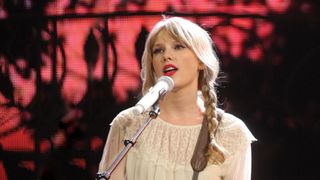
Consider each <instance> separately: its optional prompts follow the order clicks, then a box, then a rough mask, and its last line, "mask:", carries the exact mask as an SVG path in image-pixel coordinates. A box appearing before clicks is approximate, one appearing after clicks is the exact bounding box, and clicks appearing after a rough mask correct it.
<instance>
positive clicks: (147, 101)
mask: <svg viewBox="0 0 320 180" xmlns="http://www.w3.org/2000/svg"><path fill="white" fill-rule="evenodd" d="M173 86H174V82H173V79H172V78H171V77H169V76H162V77H160V78H159V79H158V81H157V83H156V84H155V85H154V86H153V87H151V88H150V89H149V90H148V93H147V94H146V95H144V96H143V97H142V98H141V99H140V101H139V102H138V103H137V104H136V105H135V106H134V109H133V113H134V114H135V115H138V114H141V113H143V112H145V111H146V110H147V109H148V108H149V107H151V106H152V105H153V104H154V103H155V102H156V101H157V100H158V99H159V97H161V96H163V95H165V94H166V93H167V92H168V91H171V90H172V89H173Z"/></svg>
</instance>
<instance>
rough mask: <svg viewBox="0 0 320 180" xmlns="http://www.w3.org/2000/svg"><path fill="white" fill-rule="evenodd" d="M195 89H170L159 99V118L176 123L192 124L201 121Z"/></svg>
mask: <svg viewBox="0 0 320 180" xmlns="http://www.w3.org/2000/svg"><path fill="white" fill-rule="evenodd" d="M197 98H198V96H197V91H196V90H191V91H190V90H189V91H171V92H170V93H168V94H167V95H166V96H165V97H164V98H163V99H162V100H161V101H160V117H161V119H163V120H165V121H168V122H170V123H173V124H177V125H194V124H200V123H201V122H202V113H201V110H200V108H199V106H198V104H197Z"/></svg>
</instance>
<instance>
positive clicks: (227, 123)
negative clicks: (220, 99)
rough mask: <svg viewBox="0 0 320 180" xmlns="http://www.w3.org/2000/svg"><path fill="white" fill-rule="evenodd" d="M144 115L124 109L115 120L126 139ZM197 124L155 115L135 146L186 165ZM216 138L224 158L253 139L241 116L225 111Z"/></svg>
mask: <svg viewBox="0 0 320 180" xmlns="http://www.w3.org/2000/svg"><path fill="white" fill-rule="evenodd" d="M147 117H148V116H147V115H146V114H145V115H141V116H135V115H133V113H132V111H131V110H130V109H127V110H125V111H123V112H122V113H120V114H119V115H118V116H117V117H116V118H115V120H114V123H116V125H118V126H119V127H120V128H121V129H122V130H123V131H124V132H125V139H129V138H131V137H132V135H133V134H134V133H135V132H136V130H137V129H138V128H139V127H140V126H141V125H142V124H143V121H144V120H146V119H147ZM200 128H201V124H199V125H192V126H178V125H173V124H170V123H168V122H165V121H164V120H161V119H160V118H157V119H155V120H153V121H152V122H151V123H150V124H149V125H148V126H147V128H146V129H145V130H144V132H143V133H142V135H141V136H140V137H139V139H138V140H137V143H136V144H135V146H134V147H135V148H136V149H137V150H139V152H140V153H141V154H146V155H148V157H149V158H150V160H152V161H159V160H160V159H165V160H168V161H170V163H173V164H180V165H189V164H190V160H191V158H192V154H193V151H194V148H195V145H196V141H197V138H198V135H199V132H200ZM215 138H216V141H217V143H218V144H219V145H221V146H222V147H223V148H224V149H225V151H226V152H227V154H226V158H227V159H228V158H229V157H230V156H232V155H233V154H235V153H236V152H237V151H241V150H242V149H243V148H244V147H246V146H247V145H248V144H249V143H251V142H252V141H255V140H256V139H255V138H254V136H253V135H252V134H251V132H250V131H249V130H248V128H247V127H246V125H245V124H244V123H243V122H242V121H241V120H240V119H238V118H236V117H235V116H233V115H231V114H228V113H224V114H223V116H222V119H221V123H220V124H219V127H218V129H217V132H216V137H215Z"/></svg>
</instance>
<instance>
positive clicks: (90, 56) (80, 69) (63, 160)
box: [0, 0, 320, 180]
mask: <svg viewBox="0 0 320 180" xmlns="http://www.w3.org/2000/svg"><path fill="white" fill-rule="evenodd" d="M164 15H166V16H171V15H178V16H183V17H185V18H188V19H190V20H193V21H194V22H196V23H198V24H199V25H201V26H202V27H204V28H205V29H206V30H207V31H208V32H209V33H210V34H211V35H212V38H213V40H214V42H215V45H216V49H217V51H218V56H219V58H220V63H221V67H222V73H221V75H220V79H219V80H220V81H219V83H220V86H219V88H218V95H219V101H220V104H219V105H220V107H222V108H225V109H226V111H228V112H231V113H233V114H235V115H237V116H238V117H240V118H241V119H243V121H244V122H245V123H246V124H247V125H248V126H249V128H250V129H251V130H252V132H253V134H254V135H255V136H256V137H257V139H258V142H256V143H254V144H253V175H252V179H253V180H269V179H273V180H276V179H279V180H280V179H295V178H297V179H301V178H302V179H316V175H315V171H314V170H315V169H316V168H315V167H314V166H310V165H309V164H310V162H311V161H315V162H318V161H319V156H314V155H312V153H318V152H319V148H318V146H317V143H316V140H317V139H318V137H319V126H320V123H319V95H318V94H319V93H318V92H319V88H317V86H316V82H318V81H319V80H318V77H319V72H318V71H317V70H316V67H317V66H316V61H317V58H318V59H319V52H320V49H319V32H320V31H319V30H320V28H319V19H318V17H319V2H318V1H315V0H314V1H312V0H307V1H299V2H296V1H292V0H212V1H208V0H185V1H169V0H168V1H153V0H113V1H110V0H72V1H71V0H50V1H49V0H42V1H34V0H24V1H5V0H0V39H1V40H0V41H1V43H0V179H1V180H6V179H8V180H12V179H59V180H60V179H61V180H64V179H84V180H87V179H93V178H94V177H95V174H96V172H97V168H98V164H99V160H100V158H101V156H102V149H103V146H104V143H105V140H106V137H107V133H108V130H109V124H110V122H111V121H112V119H113V118H114V117H115V115H116V114H117V113H119V112H120V111H121V110H123V109H125V108H128V107H130V106H133V105H134V104H135V103H136V102H137V101H138V100H139V98H140V97H141V94H140V88H141V80H140V74H139V73H140V67H141V62H140V59H141V55H142V51H143V47H144V42H145V39H146V36H147V34H148V32H150V30H151V28H152V26H153V25H154V23H155V22H157V21H158V20H160V19H162V17H163V16H164ZM316 93H317V94H316ZM309 154H310V155H309ZM292 162H293V163H292ZM317 167H318V169H319V166H317Z"/></svg>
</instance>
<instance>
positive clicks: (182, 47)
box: [174, 44, 186, 50]
mask: <svg viewBox="0 0 320 180" xmlns="http://www.w3.org/2000/svg"><path fill="white" fill-rule="evenodd" d="M184 48H186V46H184V45H182V44H176V45H175V46H174V49H178V50H179V49H184Z"/></svg>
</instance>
